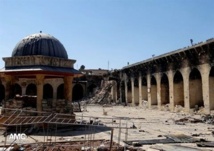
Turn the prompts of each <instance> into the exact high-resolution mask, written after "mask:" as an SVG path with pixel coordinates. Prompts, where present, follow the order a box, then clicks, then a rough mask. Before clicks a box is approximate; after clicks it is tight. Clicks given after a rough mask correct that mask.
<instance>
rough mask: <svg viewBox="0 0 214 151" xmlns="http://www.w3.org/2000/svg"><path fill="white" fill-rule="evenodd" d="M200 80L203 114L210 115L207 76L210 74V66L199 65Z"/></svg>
mask: <svg viewBox="0 0 214 151" xmlns="http://www.w3.org/2000/svg"><path fill="white" fill-rule="evenodd" d="M199 69H200V72H201V78H202V92H203V101H204V108H205V113H207V114H210V98H209V92H210V91H209V74H210V69H211V67H210V65H209V64H202V65H199Z"/></svg>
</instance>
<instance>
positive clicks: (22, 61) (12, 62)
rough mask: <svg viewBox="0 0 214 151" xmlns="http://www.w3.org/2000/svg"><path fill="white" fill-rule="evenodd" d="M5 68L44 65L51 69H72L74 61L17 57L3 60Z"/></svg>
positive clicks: (45, 57)
mask: <svg viewBox="0 0 214 151" xmlns="http://www.w3.org/2000/svg"><path fill="white" fill-rule="evenodd" d="M3 60H4V61H5V67H6V68H7V67H14V66H34V65H44V66H53V67H65V68H73V64H74V63H75V62H76V60H71V59H63V58H56V57H48V56H39V55H36V56H18V57H7V58H3Z"/></svg>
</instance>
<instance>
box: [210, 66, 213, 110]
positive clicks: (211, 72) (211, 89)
mask: <svg viewBox="0 0 214 151" xmlns="http://www.w3.org/2000/svg"><path fill="white" fill-rule="evenodd" d="M209 96H210V110H214V67H211V70H210V74H209Z"/></svg>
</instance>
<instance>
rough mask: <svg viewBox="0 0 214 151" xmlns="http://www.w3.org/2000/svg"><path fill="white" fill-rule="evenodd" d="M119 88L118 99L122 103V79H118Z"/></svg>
mask: <svg viewBox="0 0 214 151" xmlns="http://www.w3.org/2000/svg"><path fill="white" fill-rule="evenodd" d="M119 89H120V100H119V103H122V97H123V94H122V92H123V91H122V81H120V87H119Z"/></svg>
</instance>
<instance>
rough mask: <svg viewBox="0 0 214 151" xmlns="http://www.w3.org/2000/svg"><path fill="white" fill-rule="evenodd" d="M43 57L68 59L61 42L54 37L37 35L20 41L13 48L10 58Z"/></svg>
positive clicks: (42, 34)
mask: <svg viewBox="0 0 214 151" xmlns="http://www.w3.org/2000/svg"><path fill="white" fill-rule="evenodd" d="M32 55H43V56H49V57H57V58H64V59H68V55H67V52H66V50H65V48H64V46H63V45H62V44H61V42H60V41H59V40H58V39H56V38H55V37H53V36H51V35H49V34H44V33H37V34H32V35H30V36H27V37H25V38H24V39H22V40H21V41H20V42H19V43H18V44H17V45H16V47H15V48H14V50H13V52H12V57H15V56H32Z"/></svg>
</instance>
